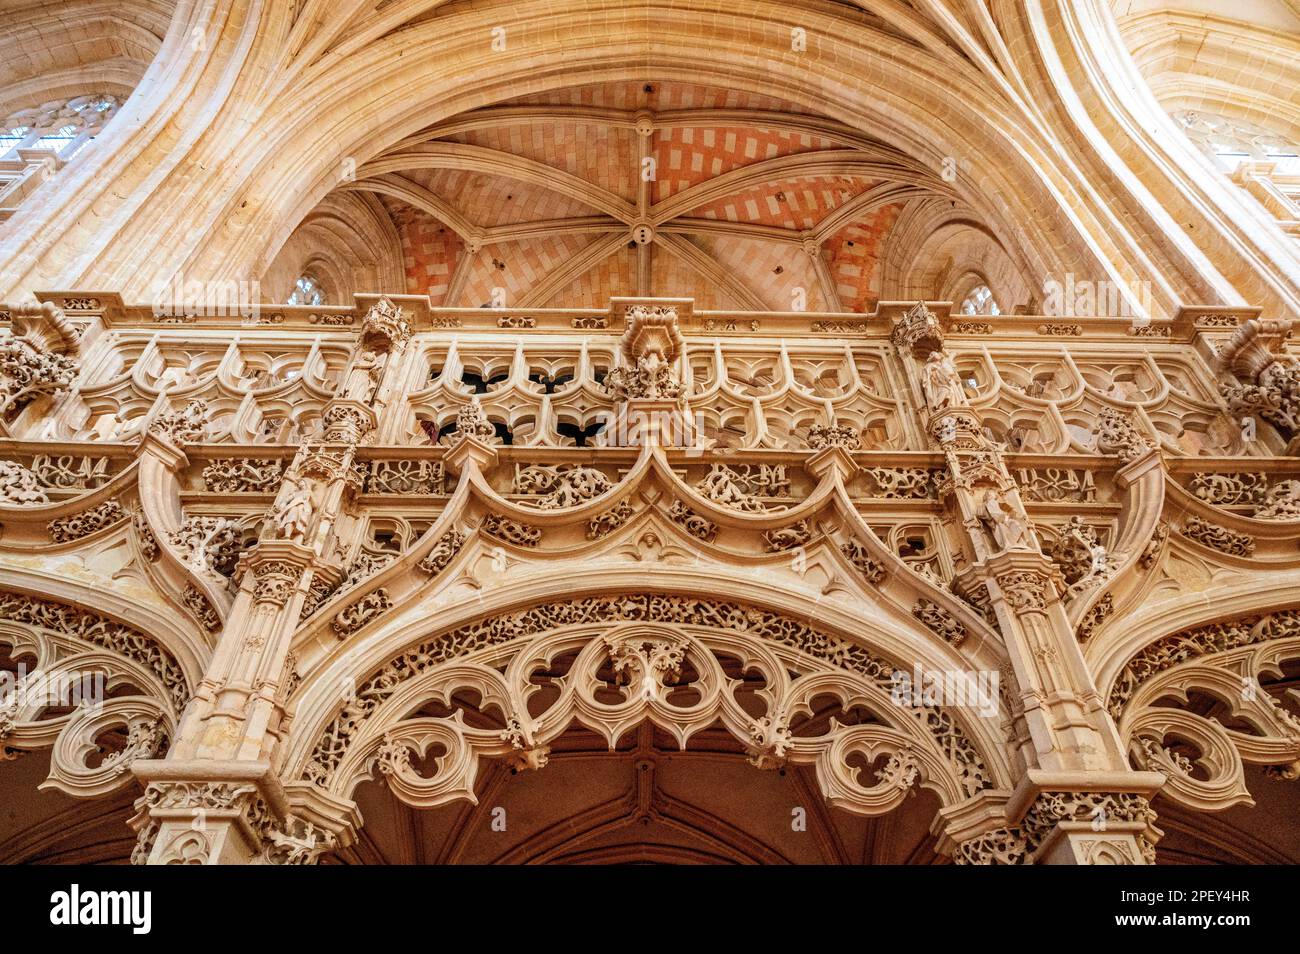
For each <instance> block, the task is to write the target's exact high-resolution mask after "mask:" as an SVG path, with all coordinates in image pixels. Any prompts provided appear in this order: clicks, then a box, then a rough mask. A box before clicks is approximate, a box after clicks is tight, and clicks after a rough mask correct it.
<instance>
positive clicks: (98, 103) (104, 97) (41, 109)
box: [0, 93, 121, 160]
mask: <svg viewBox="0 0 1300 954" xmlns="http://www.w3.org/2000/svg"><path fill="white" fill-rule="evenodd" d="M120 105H121V103H120V102H119V101H118V99H117V97H116V96H114V95H112V94H111V93H92V94H90V95H87V96H78V97H75V98H73V99H69V100H54V101H51V102H48V103H42V104H41V105H40V106H32V107H29V108H27V109H21V110H19V111H18V112H16V113H13V114H11V115H9V116H7V117H5V118H4V120H3V121H2V122H0V130H4V133H3V134H2V135H0V158H4V159H10V158H16V157H15V156H14V155H11V154H12V153H13V151H14V150H15V149H43V150H46V151H48V152H52V153H54V154H55V155H56V156H58V157H59V158H60V159H64V160H67V159H71V158H72V157H73V156H74V155H76V154H77V153H78V152H79V151H80V150H81V149H82V147H84V146H85V145H86V143H88V142H90V141H91V140H92V139H94V138H95V136H96V135H98V134H99V132H100V130H101V129H103V128H104V124H105V123H107V122H108V121H109V120H110V119H112V118H113V116H114V115H115V114H116V113H117V109H118V107H119V106H120Z"/></svg>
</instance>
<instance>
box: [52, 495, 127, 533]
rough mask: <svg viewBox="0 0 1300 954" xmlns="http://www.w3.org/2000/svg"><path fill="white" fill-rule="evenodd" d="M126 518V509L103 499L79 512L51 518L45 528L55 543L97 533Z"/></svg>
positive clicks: (112, 501)
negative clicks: (101, 501)
mask: <svg viewBox="0 0 1300 954" xmlns="http://www.w3.org/2000/svg"><path fill="white" fill-rule="evenodd" d="M125 518H126V511H125V510H123V509H122V505H121V504H120V503H118V502H117V501H116V500H105V501H104V502H103V503H100V504H97V505H96V506H94V507H91V508H90V509H89V510H85V511H83V512H81V513H76V514H72V515H71V516H67V517H60V518H59V519H57V520H51V521H50V522H49V525H48V527H47V529H48V530H49V532H50V539H51V540H53V541H54V542H55V543H71V542H72V541H74V540H80V539H81V538H82V537H86V536H89V535H90V534H92V533H97V532H99V531H100V530H103V529H104V528H105V527H111V526H112V525H113V524H115V523H117V522H118V521H119V520H123V519H125Z"/></svg>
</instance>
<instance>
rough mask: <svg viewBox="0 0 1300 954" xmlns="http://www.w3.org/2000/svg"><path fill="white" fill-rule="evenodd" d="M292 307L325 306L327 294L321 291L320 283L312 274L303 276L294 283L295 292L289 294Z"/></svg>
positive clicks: (289, 302)
mask: <svg viewBox="0 0 1300 954" xmlns="http://www.w3.org/2000/svg"><path fill="white" fill-rule="evenodd" d="M287 304H290V305H323V304H325V292H324V291H323V290H322V289H321V285H320V281H319V280H318V279H317V278H316V276H315V275H312V274H311V273H310V272H308V273H307V274H305V275H303V276H301V277H300V278H299V279H298V280H297V281H296V282H294V283H293V291H292V292H290V294H289V301H288V302H287Z"/></svg>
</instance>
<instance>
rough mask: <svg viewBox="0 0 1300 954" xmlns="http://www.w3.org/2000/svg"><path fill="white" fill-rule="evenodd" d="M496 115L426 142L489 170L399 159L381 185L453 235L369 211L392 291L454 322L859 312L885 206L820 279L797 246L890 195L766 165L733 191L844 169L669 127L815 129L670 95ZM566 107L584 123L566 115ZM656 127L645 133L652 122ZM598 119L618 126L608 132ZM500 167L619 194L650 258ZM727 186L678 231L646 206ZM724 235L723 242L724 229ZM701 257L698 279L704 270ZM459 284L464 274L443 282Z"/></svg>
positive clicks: (595, 94) (610, 227)
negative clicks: (641, 263) (423, 202)
mask: <svg viewBox="0 0 1300 954" xmlns="http://www.w3.org/2000/svg"><path fill="white" fill-rule="evenodd" d="M505 105H506V106H507V107H510V108H512V109H513V110H516V111H518V110H523V111H524V113H523V114H522V115H521V114H519V113H518V112H515V113H514V114H507V115H504V116H503V115H501V114H500V113H498V114H496V115H493V114H491V113H485V114H467V115H466V116H462V117H456V118H455V119H453V120H451V121H449V122H450V123H451V126H452V127H454V128H449V130H448V132H447V133H446V134H439V130H438V127H434V128H432V129H431V130H429V131H428V141H429V142H430V143H431V144H434V145H436V144H438V143H444V144H459V145H458V146H457V148H460V146H464V147H467V148H470V149H471V150H475V151H482V152H476V155H490V156H491V157H494V158H493V159H492V161H484V162H483V163H482V164H483V166H484V168H483V170H482V171H479V170H477V169H474V168H469V169H466V168H435V169H429V168H422V167H420V163H419V162H418V161H416V160H412V168H410V169H404V170H401V171H400V172H399V173H398V174H397V175H398V176H400V178H402V179H405V180H408V182H409V183H413V184H414V185H415V186H418V187H420V188H421V189H423V190H427V192H428V193H429V194H430V195H431V196H432V197H434V199H435V200H436V201H437V202H441V203H442V204H443V205H444V206H446V207H449V208H450V209H451V210H453V211H454V213H455V214H456V215H453V216H451V218H452V221H451V222H441V221H439V219H438V215H436V214H434V213H435V212H436V211H437V210H436V208H427V207H426V208H424V209H415V208H412V207H411V206H409V205H407V204H406V203H405V202H404V201H401V200H398V199H392V198H385V205H386V207H388V208H389V209H390V211H392V212H394V220H395V223H396V224H397V226H398V233H399V236H400V238H401V242H402V255H403V264H404V267H405V270H406V279H407V291H408V293H411V294H428V295H430V296H431V297H432V300H433V302H434V303H435V304H437V305H455V306H462V307H463V306H468V307H474V306H478V305H484V304H488V303H490V302H493V301H500V300H501V296H502V295H504V301H505V304H506V305H507V306H509V305H512V304H515V303H520V302H525V303H527V305H529V306H533V307H536V306H542V305H547V306H552V307H591V306H598V305H602V304H603V303H604V302H605V301H607V299H608V298H609V297H611V296H614V295H629V294H638V293H642V294H655V295H668V296H689V297H694V298H695V299H696V300H697V304H698V305H699V307H702V308H703V307H716V308H754V307H762V308H771V309H781V310H785V309H789V308H791V307H797V304H798V303H803V305H804V307H806V308H808V309H810V310H835V309H837V308H838V309H843V310H849V311H860V310H869V309H871V308H873V307H874V305H875V303H876V301H877V299H878V297H879V263H878V259H879V252H880V248H881V244H882V243H883V242H884V240H885V239H886V237H887V236H888V234H889V232H890V230H891V228H892V227H893V224H894V222H895V220H896V219H897V217H898V214H899V211H900V210H901V206H900V205H898V204H890V205H885V206H884V207H883V208H882V207H876V206H867V207H865V208H864V210H863V211H861V212H860V213H854V214H853V216H852V217H851V219H850V220H848V224H845V225H843V226H842V227H840V228H838V229H836V231H835V232H834V234H832V235H829V236H828V235H825V234H821V233H818V234H817V235H816V238H817V239H819V240H820V242H819V245H818V254H819V255H820V256H821V259H822V262H823V263H825V267H823V268H821V269H820V270H819V268H818V267H817V264H816V262H815V260H814V259H813V258H812V256H811V255H810V254H809V252H808V249H807V248H806V247H805V244H804V239H805V238H807V237H808V236H811V235H812V234H813V231H814V230H816V229H818V227H819V226H820V225H821V224H822V223H823V222H824V220H825V219H826V217H827V216H828V215H830V214H831V213H833V212H835V210H837V209H840V208H842V207H843V206H844V204H845V203H847V202H850V201H852V200H854V199H855V198H858V197H860V196H862V194H863V193H864V192H866V191H868V190H871V189H873V188H877V187H880V186H881V185H882V184H888V182H889V180H888V179H881V178H878V177H875V176H872V175H864V174H856V173H854V172H853V171H852V169H851V168H848V169H846V170H845V171H844V172H842V173H839V172H834V171H831V172H828V171H826V170H825V169H824V168H819V169H818V171H817V172H816V173H815V174H801V173H800V172H799V170H798V168H793V169H782V168H777V169H773V170H769V169H767V167H762V168H760V169H759V170H758V174H756V175H755V177H752V178H748V179H746V178H743V170H745V169H747V168H749V167H753V166H755V165H756V164H759V163H765V162H769V161H771V160H779V159H781V158H782V157H792V156H798V155H803V154H815V153H822V154H826V155H830V154H832V151H834V152H833V154H834V155H836V156H842V155H845V144H844V142H843V141H836V140H835V139H833V138H832V137H830V136H825V135H819V134H818V133H817V132H815V131H804V130H799V129H794V130H792V129H788V128H769V127H768V126H765V125H764V122H765V120H764V118H763V117H762V116H758V117H755V118H754V121H753V124H751V125H746V124H743V123H738V122H735V121H731V122H719V123H718V124H717V125H712V124H711V123H709V122H708V120H709V119H712V118H713V116H712V114H709V115H708V116H705V117H701V118H698V119H696V118H693V117H692V118H690V120H689V121H684V120H683V117H684V116H686V115H687V111H692V110H721V111H726V112H724V113H721V114H719V119H722V118H723V117H726V116H731V117H736V116H737V115H738V113H737V112H736V111H748V112H753V111H759V110H761V111H764V112H768V113H770V112H778V113H782V114H784V117H782V119H780V120H775V121H772V120H767V122H769V124H770V123H772V122H775V124H776V125H778V126H780V125H782V123H783V122H785V117H789V120H790V123H791V124H794V123H798V122H801V121H802V122H804V123H805V124H806V123H808V122H812V121H814V120H817V118H816V117H810V116H809V115H808V114H806V113H802V112H800V111H798V110H797V109H796V108H795V107H793V106H791V105H790V104H789V103H784V102H782V101H780V100H777V99H773V98H771V97H761V96H752V95H749V94H745V93H740V92H736V91H728V90H717V89H709V88H705V87H697V86H689V85H684V84H675V83H668V84H635V83H623V84H613V85H608V86H592V87H580V88H575V89H570V90H565V91H560V92H555V93H550V94H547V95H545V96H535V97H525V98H521V99H519V100H516V101H513V102H511V103H509V104H505ZM575 109H577V110H578V111H579V113H581V112H582V110H586V111H587V112H586V113H585V114H580V115H574V114H573V111H574V110H575ZM566 110H568V112H567V113H566ZM597 110H604V111H610V110H615V111H618V112H617V113H614V114H607V113H601V114H598V113H596V112H595V111H597ZM548 111H549V112H548ZM643 114H648V115H650V116H651V117H652V119H653V121H654V122H655V126H654V129H653V132H651V133H650V141H649V145H648V149H647V154H648V155H649V156H651V157H653V158H654V160H655V163H654V175H653V177H652V179H651V180H650V181H648V182H646V183H643V182H642V173H643V169H644V165H643V161H642V149H643V144H642V142H641V141H640V136H639V134H638V132H637V131H636V130H635V129H634V128H632V123H631V119H632V118H634V117H635V116H636V115H643ZM665 114H666V118H664V119H663V120H662V121H661V120H660V119H659V118H658V117H660V116H665ZM609 115H614V116H616V117H617V116H621V117H623V118H622V119H616V120H614V121H611V120H610V119H609V118H608V117H609ZM745 118H748V117H745ZM817 121H821V120H817ZM516 160H526V161H527V163H530V164H537V166H540V167H541V168H542V169H543V170H556V178H557V179H560V178H563V177H566V176H567V177H574V178H575V179H577V180H581V181H582V182H584V183H588V184H590V186H591V187H592V194H593V195H594V194H595V193H596V191H597V190H600V191H603V192H604V193H606V194H611V195H613V196H617V197H618V198H619V199H621V200H622V202H623V203H624V208H625V209H638V210H640V211H638V212H637V214H638V215H642V216H646V217H649V218H652V219H654V220H655V222H656V226H655V227H656V229H657V230H658V231H660V232H662V233H671V234H664V235H662V236H656V238H655V240H654V241H653V242H652V243H651V248H650V250H649V251H648V252H647V251H644V250H642V251H638V250H637V249H636V248H635V245H634V244H632V243H631V242H630V241H629V242H624V243H620V242H618V236H619V235H624V236H627V237H628V238H629V239H630V237H631V236H630V225H629V222H628V221H626V220H619V219H615V218H612V217H610V215H609V214H607V213H605V212H602V208H606V209H608V208H609V206H608V205H606V206H603V207H602V206H601V205H600V203H598V202H595V201H594V200H593V201H592V202H591V203H590V204H589V203H588V202H586V201H583V199H584V195H583V194H582V193H581V192H580V191H579V192H578V193H577V194H569V195H566V194H562V192H561V191H559V190H557V188H556V184H557V183H556V181H554V180H551V179H550V178H549V177H548V175H547V174H546V173H545V171H543V172H542V173H540V174H538V173H537V172H535V171H533V172H530V171H529V170H524V171H523V172H520V173H514V172H511V173H509V174H503V170H502V168H501V165H500V163H503V162H504V163H510V162H514V161H516ZM474 161H477V160H474ZM472 164H473V162H471V165H472ZM737 170H740V172H739V173H737ZM729 173H730V174H732V175H740V176H741V177H742V178H740V179H739V180H736V181H732V180H728V184H727V185H726V186H725V187H724V188H723V189H722V191H721V192H712V193H702V194H701V195H700V198H701V199H702V200H703V201H701V203H700V204H699V205H698V206H696V207H694V208H691V209H690V210H689V211H688V212H686V213H685V215H684V216H680V215H677V213H680V211H681V209H680V208H677V209H676V212H674V213H669V212H664V213H659V212H657V210H656V208H655V207H656V204H658V203H661V202H664V201H665V200H667V199H670V198H672V197H676V196H680V195H681V194H682V193H683V192H685V191H686V190H689V189H702V188H706V187H708V184H709V183H710V182H711V181H712V180H714V179H716V178H717V177H718V176H723V175H727V174H729ZM619 214H621V215H627V214H628V213H626V212H624V213H619ZM456 216H459V217H460V220H462V221H463V222H465V223H468V226H469V227H470V228H471V229H493V228H496V229H501V228H503V227H505V228H509V227H517V226H521V225H525V224H527V223H533V222H539V221H547V222H554V221H561V222H562V221H565V220H574V219H583V220H585V221H584V222H583V223H581V225H582V228H581V229H579V230H573V231H556V230H552V229H547V230H544V231H542V232H541V233H540V234H526V235H519V236H518V237H515V235H514V232H513V231H512V232H510V233H509V234H507V235H505V236H500V235H498V236H496V237H495V240H485V241H483V242H482V243H481V244H480V246H479V247H478V248H474V247H473V246H472V244H471V243H469V242H467V241H465V240H463V239H462V237H461V236H458V235H457V234H456V232H455V231H454V228H460V229H461V230H462V231H464V228H465V226H463V225H457V224H456V222H457V219H456ZM667 216H674V217H671V218H667ZM693 220H707V221H709V222H714V223H717V225H716V226H709V227H708V228H705V227H703V226H697V225H692V224H691V222H692V221H693ZM835 224H836V225H840V224H841V223H840V222H838V221H837V222H836V223H835ZM732 225H734V226H735V228H729V227H728V226H732ZM764 229H767V230H771V229H779V230H782V233H783V234H784V238H783V237H782V234H781V233H778V234H776V235H772V234H771V233H770V232H769V233H768V234H764V232H763V230H764ZM467 234H469V235H471V237H472V236H473V233H472V232H471V233H467ZM592 243H603V244H601V245H600V248H601V250H602V251H601V254H600V255H599V256H595V255H592V256H579V253H580V252H583V250H588V251H589V246H591V245H592ZM681 243H688V244H689V245H690V246H691V247H692V248H693V250H694V251H692V249H687V248H683V247H681ZM674 245H676V247H674ZM638 255H649V256H650V263H649V269H648V272H649V275H650V284H651V286H652V287H651V288H649V289H639V288H638V274H639V273H640V274H643V275H644V274H645V271H644V270H643V269H639V267H638ZM708 259H711V260H712V262H713V263H714V265H708V264H707V260H708ZM582 262H586V265H585V267H584V266H583V265H582V264H581V263H582ZM702 263H704V264H702ZM715 266H716V267H715ZM718 269H721V273H719V271H718ZM458 271H459V272H463V274H462V275H460V277H459V279H457V277H456V276H457V272H458ZM720 275H721V276H722V277H720ZM542 283H548V284H545V285H542ZM828 284H829V285H831V286H833V287H828ZM539 285H542V287H541V288H540V289H539ZM837 299H838V300H837Z"/></svg>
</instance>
